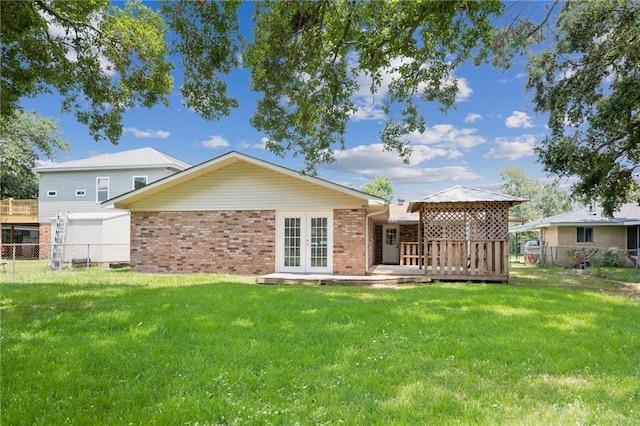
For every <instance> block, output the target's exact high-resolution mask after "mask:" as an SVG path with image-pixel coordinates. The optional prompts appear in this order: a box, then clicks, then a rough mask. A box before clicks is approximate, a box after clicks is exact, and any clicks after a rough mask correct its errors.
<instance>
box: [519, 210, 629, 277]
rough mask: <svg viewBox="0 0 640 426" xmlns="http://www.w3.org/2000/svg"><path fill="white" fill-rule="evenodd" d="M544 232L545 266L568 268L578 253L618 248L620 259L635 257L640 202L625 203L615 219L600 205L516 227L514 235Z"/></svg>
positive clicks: (542, 242)
mask: <svg viewBox="0 0 640 426" xmlns="http://www.w3.org/2000/svg"><path fill="white" fill-rule="evenodd" d="M531 230H538V231H540V244H541V247H542V248H543V250H542V252H543V253H542V254H541V256H544V257H543V258H542V261H543V262H545V263H557V264H560V265H568V264H570V263H572V262H573V261H574V260H575V259H574V258H573V257H572V253H573V252H575V251H576V250H579V251H582V250H583V249H584V250H585V252H595V251H596V250H602V249H607V248H611V247H615V248H618V249H619V253H618V254H619V257H620V260H622V261H624V260H626V259H627V254H629V255H632V256H635V253H637V250H638V248H639V246H640V238H639V235H640V203H627V204H623V205H622V206H621V208H620V209H619V210H618V211H616V212H615V213H614V215H613V218H609V217H606V216H604V215H603V214H602V210H601V208H600V207H599V206H597V205H591V206H586V207H583V208H580V209H577V210H574V211H571V212H568V213H563V214H559V215H556V216H551V217H547V218H544V219H541V220H539V221H536V222H531V223H526V224H524V225H519V226H514V227H512V228H511V229H510V231H511V232H522V231H531Z"/></svg>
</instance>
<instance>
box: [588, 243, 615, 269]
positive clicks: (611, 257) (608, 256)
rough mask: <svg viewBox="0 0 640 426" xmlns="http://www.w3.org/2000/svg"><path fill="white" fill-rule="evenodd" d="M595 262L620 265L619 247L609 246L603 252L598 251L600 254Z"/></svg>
mask: <svg viewBox="0 0 640 426" xmlns="http://www.w3.org/2000/svg"><path fill="white" fill-rule="evenodd" d="M594 263H596V265H597V266H605V267H612V266H620V257H619V256H618V248H617V247H609V248H608V249H606V250H605V251H603V252H602V253H601V254H600V253H598V256H596V258H595V259H594Z"/></svg>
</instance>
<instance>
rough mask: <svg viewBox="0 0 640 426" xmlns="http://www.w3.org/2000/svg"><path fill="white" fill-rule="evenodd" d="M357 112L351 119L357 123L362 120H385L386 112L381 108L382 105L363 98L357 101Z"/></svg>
mask: <svg viewBox="0 0 640 426" xmlns="http://www.w3.org/2000/svg"><path fill="white" fill-rule="evenodd" d="M355 104H356V107H357V108H358V109H357V110H356V112H354V113H353V114H351V118H352V119H354V120H356V121H362V120H382V119H384V118H385V114H384V111H382V108H381V107H380V104H378V103H375V102H373V101H367V100H366V99H363V98H357V99H355Z"/></svg>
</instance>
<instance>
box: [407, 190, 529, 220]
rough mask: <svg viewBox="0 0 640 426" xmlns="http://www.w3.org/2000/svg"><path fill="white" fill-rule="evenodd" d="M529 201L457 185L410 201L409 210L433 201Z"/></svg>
mask: <svg viewBox="0 0 640 426" xmlns="http://www.w3.org/2000/svg"><path fill="white" fill-rule="evenodd" d="M525 201H528V200H527V199H525V198H520V197H514V196H512V195H506V194H501V193H499V192H492V191H486V190H484V189H478V188H473V187H471V186H464V185H456V186H452V187H451V188H447V189H443V190H442V191H440V192H436V193H435V194H431V195H428V196H426V197H425V198H423V199H422V200H416V201H412V202H410V203H409V208H408V209H407V211H408V212H410V213H412V212H415V211H417V210H419V209H420V206H422V205H423V204H427V203H429V204H431V203H486V202H507V203H509V204H510V205H511V206H514V205H516V204H520V203H524V202H525Z"/></svg>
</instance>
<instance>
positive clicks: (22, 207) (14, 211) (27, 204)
mask: <svg viewBox="0 0 640 426" xmlns="http://www.w3.org/2000/svg"><path fill="white" fill-rule="evenodd" d="M0 215H2V216H36V217H37V216H38V200H14V199H13V198H8V199H6V200H0Z"/></svg>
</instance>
